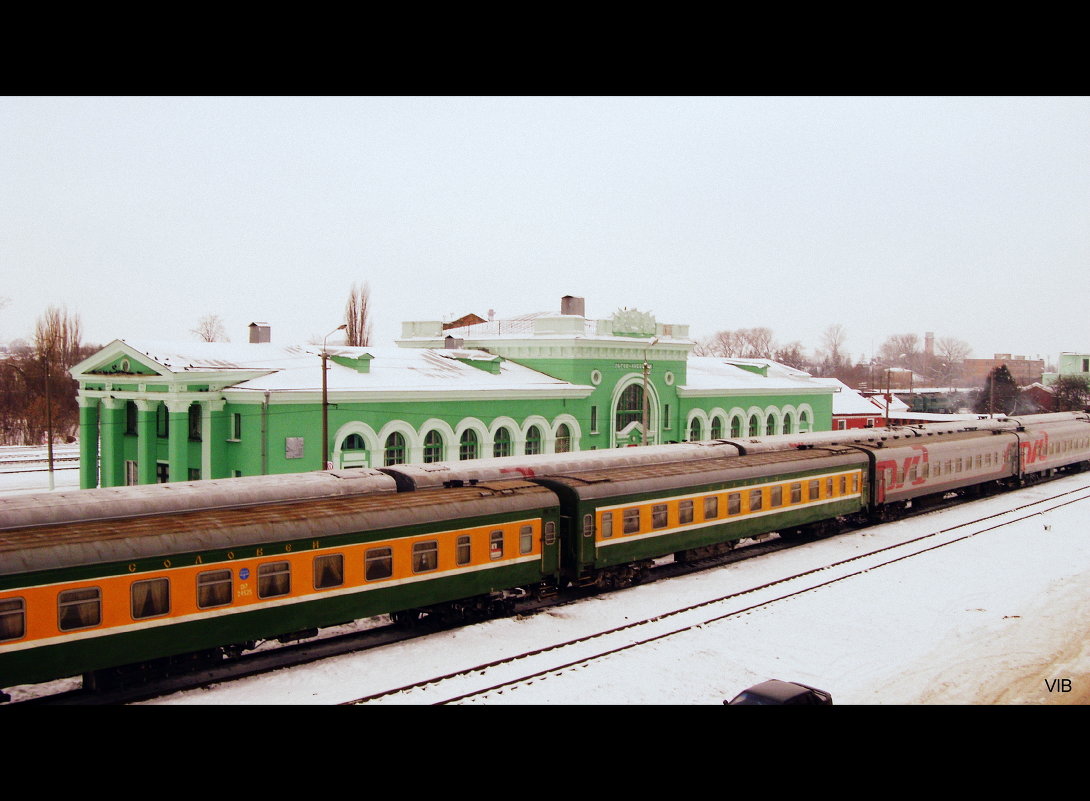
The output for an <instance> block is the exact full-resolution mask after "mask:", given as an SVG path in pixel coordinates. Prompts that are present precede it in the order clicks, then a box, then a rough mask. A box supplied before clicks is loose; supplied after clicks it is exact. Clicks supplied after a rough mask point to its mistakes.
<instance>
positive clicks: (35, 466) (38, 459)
mask: <svg viewBox="0 0 1090 801" xmlns="http://www.w3.org/2000/svg"><path fill="white" fill-rule="evenodd" d="M48 459H49V457H48V452H47V450H46V448H45V446H42V447H33V448H26V447H20V446H13V445H3V446H0V495H18V494H22V493H27V492H48V491H49V472H48V470H47V467H48V465H49V462H48ZM73 460H76V461H73ZM78 460H79V445H56V446H54V448H53V488H54V489H79V461H78Z"/></svg>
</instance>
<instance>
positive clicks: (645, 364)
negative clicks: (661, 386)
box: [643, 337, 659, 445]
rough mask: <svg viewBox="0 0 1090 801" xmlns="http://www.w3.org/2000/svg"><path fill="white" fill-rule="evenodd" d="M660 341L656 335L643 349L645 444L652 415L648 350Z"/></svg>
mask: <svg viewBox="0 0 1090 801" xmlns="http://www.w3.org/2000/svg"><path fill="white" fill-rule="evenodd" d="M658 341H659V338H658V337H655V338H654V339H652V340H651V341H650V342H648V343H647V347H645V348H644V349H643V444H644V445H646V444H647V426H648V417H650V414H649V406H648V400H647V377H648V375H650V373H651V364H650V363H649V362H648V361H647V351H648V349H649V348H653V347H654V346H655V345H657V344H658Z"/></svg>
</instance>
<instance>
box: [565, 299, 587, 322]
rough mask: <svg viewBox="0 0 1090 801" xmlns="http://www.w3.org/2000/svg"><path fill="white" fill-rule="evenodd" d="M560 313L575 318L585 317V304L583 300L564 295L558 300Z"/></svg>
mask: <svg viewBox="0 0 1090 801" xmlns="http://www.w3.org/2000/svg"><path fill="white" fill-rule="evenodd" d="M560 313H561V314H571V315H574V316H576V317H586V316H587V313H586V303H585V301H584V299H583V298H577V297H573V296H572V295H565V296H564V297H562V298H561V299H560Z"/></svg>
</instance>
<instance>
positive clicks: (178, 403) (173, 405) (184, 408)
mask: <svg viewBox="0 0 1090 801" xmlns="http://www.w3.org/2000/svg"><path fill="white" fill-rule="evenodd" d="M163 402H164V403H166V405H167V411H168V412H170V413H171V414H187V413H188V412H189V407H190V405H191V404H192V403H193V401H190V400H178V399H177V398H169V399H167V400H164V401H163Z"/></svg>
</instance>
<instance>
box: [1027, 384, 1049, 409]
mask: <svg viewBox="0 0 1090 801" xmlns="http://www.w3.org/2000/svg"><path fill="white" fill-rule="evenodd" d="M1020 400H1021V401H1022V405H1023V406H1025V407H1028V408H1026V409H1025V410H1024V413H1029V414H1036V413H1039V412H1051V411H1052V405H1053V404H1052V401H1053V397H1052V390H1051V389H1049V388H1048V387H1046V386H1045V385H1044V384H1040V383H1034V384H1030V385H1029V386H1028V387H1026V388H1025V389H1023V390H1022V395H1021V397H1020Z"/></svg>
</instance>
